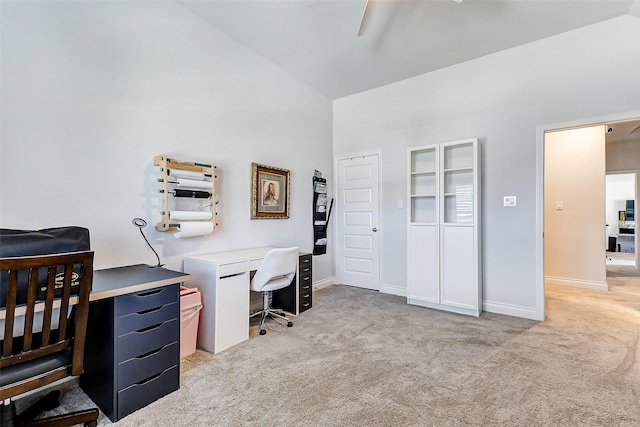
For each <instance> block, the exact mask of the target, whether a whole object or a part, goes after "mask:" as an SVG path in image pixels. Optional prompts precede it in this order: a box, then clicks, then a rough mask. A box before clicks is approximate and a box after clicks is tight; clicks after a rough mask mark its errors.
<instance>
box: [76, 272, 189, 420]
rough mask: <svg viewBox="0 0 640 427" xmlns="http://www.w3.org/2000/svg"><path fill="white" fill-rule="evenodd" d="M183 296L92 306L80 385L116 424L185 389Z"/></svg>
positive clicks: (127, 298)
mask: <svg viewBox="0 0 640 427" xmlns="http://www.w3.org/2000/svg"><path fill="white" fill-rule="evenodd" d="M179 305H180V291H179V284H178V283H176V284H172V285H168V286H162V287H158V288H153V289H150V290H144V291H140V292H135V293H130V294H126V295H120V296H116V297H113V298H107V299H103V300H98V301H92V302H91V305H90V308H89V324H88V328H87V342H86V347H85V362H84V373H83V374H82V376H81V377H80V386H81V387H82V388H83V390H84V391H85V392H86V393H87V395H88V396H89V397H90V398H91V399H92V400H93V401H94V402H95V403H96V404H97V405H98V406H99V407H100V409H101V410H102V412H104V413H105V415H106V416H107V417H109V419H111V420H112V421H117V420H119V419H121V418H123V417H125V416H126V415H128V414H130V413H132V412H134V411H136V410H137V409H140V408H142V407H144V406H146V405H148V404H149V403H151V402H153V401H155V400H157V399H159V398H160V397H162V396H164V395H166V394H169V393H171V392H172V391H175V390H177V389H178V388H179V387H180V317H179V316H180V306H179Z"/></svg>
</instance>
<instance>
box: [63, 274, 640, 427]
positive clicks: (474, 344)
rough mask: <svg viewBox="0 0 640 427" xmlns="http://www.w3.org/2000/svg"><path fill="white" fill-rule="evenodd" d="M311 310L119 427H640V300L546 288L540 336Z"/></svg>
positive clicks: (186, 379)
mask: <svg viewBox="0 0 640 427" xmlns="http://www.w3.org/2000/svg"><path fill="white" fill-rule="evenodd" d="M621 288H623V287H621ZM314 298H315V299H314V307H313V308H312V309H311V310H309V311H307V312H305V313H303V314H302V315H300V316H298V317H297V318H295V319H294V323H295V326H294V327H293V328H287V329H284V330H282V331H278V332H275V331H274V332H271V331H270V332H268V333H267V334H266V335H265V336H257V335H256V334H255V328H253V330H252V336H251V339H249V340H248V341H246V342H244V343H242V344H240V345H238V346H236V347H233V348H231V349H229V350H226V351H224V352H222V353H220V354H218V355H212V354H209V353H206V352H202V351H198V352H196V354H194V355H193V356H190V357H188V358H186V359H183V362H182V367H181V370H182V377H181V388H180V390H179V391H177V392H175V393H172V394H171V395H169V396H166V397H164V398H162V399H160V400H158V401H156V402H154V403H153V404H151V405H149V406H147V407H146V408H143V409H141V410H139V411H137V412H135V413H133V414H131V415H129V416H128V417H126V418H124V419H123V420H121V421H120V422H118V423H115V424H114V425H117V426H264V425H288V426H461V425H471V426H494V425H495V426H567V425H569V426H638V425H640V364H639V363H638V356H639V355H638V353H639V351H640V350H639V348H640V347H639V345H638V336H639V331H640V295H634V294H633V293H632V294H628V293H622V292H618V291H593V290H582V289H574V288H565V287H549V288H548V289H547V319H546V321H545V322H540V323H539V322H534V321H529V320H523V319H517V318H512V317H508V316H502V315H496V314H491V313H485V314H483V315H482V316H481V317H480V318H478V319H476V318H471V317H466V316H462V315H457V314H451V313H445V312H440V311H436V310H429V309H425V308H420V307H414V306H409V305H407V304H406V300H405V298H401V297H396V296H391V295H384V294H380V293H377V292H372V291H367V290H362V289H357V288H352V287H346V286H330V287H328V288H325V289H322V290H320V291H317V292H316V293H315V294H314ZM87 404H90V402H87V401H86V397H84V394H83V393H82V392H81V391H80V390H79V389H78V387H72V388H71V390H70V391H69V393H67V394H66V395H65V402H64V405H65V407H78V406H84V405H87ZM108 423H109V421H108V419H106V418H104V416H102V417H101V420H100V424H108Z"/></svg>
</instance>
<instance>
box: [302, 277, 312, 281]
mask: <svg viewBox="0 0 640 427" xmlns="http://www.w3.org/2000/svg"><path fill="white" fill-rule="evenodd" d="M309 279H311V277H303V278H302V280H309Z"/></svg>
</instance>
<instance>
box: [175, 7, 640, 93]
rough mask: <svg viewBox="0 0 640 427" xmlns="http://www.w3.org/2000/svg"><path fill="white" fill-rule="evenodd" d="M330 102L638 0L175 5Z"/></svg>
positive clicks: (638, 11)
mask: <svg viewBox="0 0 640 427" xmlns="http://www.w3.org/2000/svg"><path fill="white" fill-rule="evenodd" d="M176 1H177V2H178V3H179V4H181V5H183V6H184V7H185V8H187V9H189V10H190V11H192V12H193V13H195V14H196V15H198V16H200V17H201V18H202V19H204V20H205V21H207V22H209V23H211V24H212V25H214V26H215V27H217V28H218V29H220V30H221V31H223V32H225V33H226V34H228V35H229V36H230V37H232V38H233V39H236V40H237V41H239V42H240V43H242V44H244V45H245V46H247V47H248V48H249V49H251V50H253V51H254V52H256V53H257V54H259V55H261V56H263V57H264V58H266V59H267V60H269V61H270V62H272V63H273V64H275V65H277V66H278V67H280V68H282V69H283V70H286V71H287V72H289V73H290V74H292V75H293V76H295V77H297V78H298V79H300V80H301V81H303V82H305V83H306V84H307V85H309V86H311V87H313V88H315V89H316V90H317V91H318V92H320V93H321V94H323V95H324V96H326V97H328V98H330V99H337V98H341V97H344V96H347V95H351V94H354V93H358V92H362V91H365V90H368V89H372V88H375V87H379V86H383V85H386V84H389V83H393V82H396V81H399V80H403V79H406V78H409V77H413V76H416V75H419V74H423V73H426V72H430V71H434V70H437V69H440V68H444V67H447V66H450V65H453V64H456V63H460V62H464V61H468V60H470V59H474V58H478V57H480V56H484V55H487V54H490V53H494V52H498V51H501V50H504V49H508V48H511V47H515V46H518V45H521V44H524V43H529V42H532V41H535V40H539V39H542V38H546V37H550V36H553V35H556V34H560V33H563V32H566V31H569V30H573V29H576V28H580V27H583V26H586V25H590V24H593V23H596V22H599V21H604V20H607V19H610V18H614V17H617V16H621V15H625V14H631V15H634V16H636V17H640V0H571V1H569V0H535V1H534V0H462V1H461V0H377V1H375V0H369V6H368V8H367V18H368V19H367V20H366V21H365V24H366V25H365V26H364V27H363V29H362V30H363V31H362V33H361V35H360V36H358V32H359V29H360V25H361V22H362V17H363V13H364V11H365V6H366V5H367V1H366V0H230V1H224V0H216V1H210V0H176Z"/></svg>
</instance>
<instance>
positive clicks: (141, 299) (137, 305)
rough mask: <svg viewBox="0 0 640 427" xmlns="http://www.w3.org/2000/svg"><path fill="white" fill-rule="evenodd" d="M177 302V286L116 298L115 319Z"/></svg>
mask: <svg viewBox="0 0 640 427" xmlns="http://www.w3.org/2000/svg"><path fill="white" fill-rule="evenodd" d="M177 301H178V285H171V286H164V287H162V288H155V289H150V290H148V291H140V292H136V293H135V294H128V295H122V296H119V297H117V298H116V317H121V316H126V315H127V314H131V313H138V312H141V311H145V310H149V309H152V308H154V307H161V306H163V305H165V304H169V303H172V302H177Z"/></svg>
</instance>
